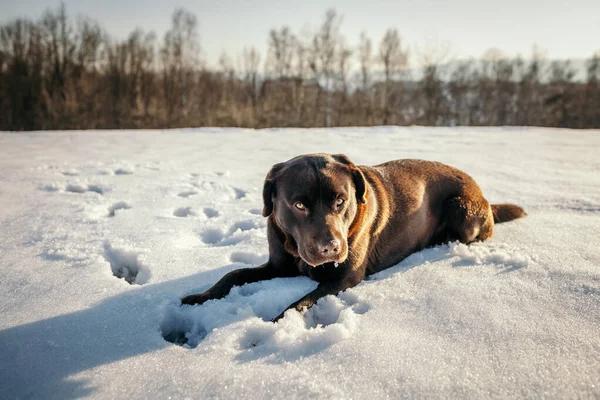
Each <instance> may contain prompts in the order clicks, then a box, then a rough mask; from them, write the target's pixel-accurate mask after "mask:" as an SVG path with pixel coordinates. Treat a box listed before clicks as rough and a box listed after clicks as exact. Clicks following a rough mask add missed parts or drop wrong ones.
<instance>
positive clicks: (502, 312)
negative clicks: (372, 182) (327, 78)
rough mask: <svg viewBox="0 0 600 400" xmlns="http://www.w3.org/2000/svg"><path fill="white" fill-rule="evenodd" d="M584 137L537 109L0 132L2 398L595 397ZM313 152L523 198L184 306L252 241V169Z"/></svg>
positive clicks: (597, 308)
mask: <svg viewBox="0 0 600 400" xmlns="http://www.w3.org/2000/svg"><path fill="white" fill-rule="evenodd" d="M599 145H600V132H599V131H576V130H556V129H553V130H551V129H541V128H487V129H486V128H421V127H410V128H395V127H377V128H344V129H330V130H328V129H313V130H301V129H271V130H261V131H253V130H243V129H187V130H173V131H112V132H110V131H95V132H33V133H18V134H13V133H0V148H2V156H1V157H0V171H1V173H0V226H1V229H0V272H1V273H0V397H1V398H34V399H37V398H40V399H42V398H43V399H52V398H56V399H70V398H78V397H85V396H91V397H92V398H99V399H104V398H106V399H112V398H132V399H137V398H140V399H141V398H143V399H145V398H169V397H173V398H215V397H216V398H235V399H243V398H272V397H277V398H284V397H285V398H365V397H367V398H374V399H378V398H389V397H391V398H399V397H408V398H414V397H418V398H449V397H450V398H488V397H528V398H531V397H535V398H540V397H543V398H594V397H599V396H600V385H599V383H598V382H599V380H598V377H599V376H600V250H599V249H598V244H599V241H598V232H599V231H600V177H599V174H600V159H598V156H597V150H598V148H600V147H599ZM309 152H331V153H345V154H346V155H348V156H349V157H350V158H351V159H352V160H353V161H355V162H356V163H359V164H375V163H379V162H383V161H387V160H391V159H397V158H423V159H430V160H438V161H441V162H445V163H448V164H451V165H453V166H456V167H458V168H461V169H463V170H465V171H466V172H468V173H469V174H471V175H472V176H473V177H474V178H475V179H476V180H477V181H478V183H479V184H480V186H481V187H482V189H483V191H484V194H485V195H486V197H487V198H488V199H489V200H490V201H491V202H513V203H516V204H519V205H522V206H523V207H524V208H525V209H526V210H527V212H528V214H529V215H528V216H527V217H526V218H524V219H521V220H517V221H513V222H510V223H506V224H502V225H498V226H497V227H496V229H495V232H494V237H493V238H492V239H491V240H489V241H486V242H484V243H476V244H473V245H470V246H466V245H463V244H459V243H450V244H448V245H443V246H438V247H435V248H430V249H426V250H424V251H421V252H419V253H416V254H413V255H412V256H410V257H408V258H407V259H405V260H404V261H403V262H401V263H400V264H398V265H397V266H395V267H392V268H390V269H388V270H385V271H383V272H381V273H379V274H377V275H374V276H372V277H370V279H368V280H366V281H364V282H363V283H361V284H359V285H358V286H357V287H355V288H352V289H350V290H347V291H346V292H344V293H342V294H340V295H339V296H328V297H326V298H323V299H322V300H321V301H320V302H319V303H318V304H317V305H316V306H315V307H313V308H312V309H311V310H309V311H307V312H306V313H304V314H303V315H301V314H299V313H297V312H288V313H287V314H286V316H285V318H283V319H282V320H281V321H279V322H278V323H277V324H273V323H270V322H266V321H267V320H269V319H270V318H273V317H275V316H276V315H278V314H279V313H280V312H281V310H283V309H285V307H286V306H287V305H288V304H290V303H292V302H293V301H295V300H297V299H298V298H299V297H301V296H302V295H303V294H304V293H307V292H309V291H310V290H312V289H313V288H314V287H315V286H316V283H315V282H312V281H311V280H309V279H308V278H304V277H299V278H291V279H274V280H272V281H265V282H258V283H254V284H250V285H245V286H242V287H238V288H234V289H233V290H232V292H231V294H230V295H229V296H228V297H226V298H225V299H222V300H216V301H209V302H207V303H205V304H203V305H202V306H195V307H190V306H185V307H180V306H179V299H180V298H181V297H182V296H184V295H187V294H191V293H198V292H201V291H203V290H205V289H206V288H208V287H209V286H210V285H212V284H213V283H214V282H216V281H217V280H218V279H219V278H220V277H221V276H223V275H224V274H225V273H226V272H228V271H230V270H233V269H236V268H243V267H248V266H253V265H258V264H260V263H262V262H264V261H265V260H266V259H267V257H268V254H267V251H268V248H267V238H266V220H265V219H264V218H263V217H262V216H261V215H260V213H261V208H262V201H261V189H262V183H263V179H264V177H265V175H266V173H267V171H268V170H269V168H270V167H271V165H273V164H274V163H277V162H280V161H283V160H286V159H289V158H291V157H293V156H295V155H298V154H302V153H309ZM165 338H166V339H168V340H169V341H167V340H165Z"/></svg>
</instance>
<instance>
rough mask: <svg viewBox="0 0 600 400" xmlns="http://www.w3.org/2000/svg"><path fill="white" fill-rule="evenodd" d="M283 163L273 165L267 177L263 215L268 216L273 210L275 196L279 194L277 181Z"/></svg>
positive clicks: (264, 188) (264, 187)
mask: <svg viewBox="0 0 600 400" xmlns="http://www.w3.org/2000/svg"><path fill="white" fill-rule="evenodd" d="M283 165H284V163H279V164H275V165H273V167H272V168H271V170H270V171H269V173H268V174H267V177H266V178H265V184H264V186H263V211H262V215H263V217H268V216H269V215H271V213H272V212H273V198H274V197H275V196H276V195H277V193H276V186H275V182H276V180H277V177H278V176H279V172H280V171H281V169H282V168H283Z"/></svg>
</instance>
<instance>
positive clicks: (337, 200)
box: [335, 197, 346, 207]
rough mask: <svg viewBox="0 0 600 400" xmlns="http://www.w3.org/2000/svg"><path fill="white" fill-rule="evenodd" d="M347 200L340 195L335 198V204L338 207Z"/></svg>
mask: <svg viewBox="0 0 600 400" xmlns="http://www.w3.org/2000/svg"><path fill="white" fill-rule="evenodd" d="M345 201H346V200H344V199H342V198H341V197H338V198H337V199H336V200H335V205H336V206H337V207H340V206H341V205H342V204H344V202H345Z"/></svg>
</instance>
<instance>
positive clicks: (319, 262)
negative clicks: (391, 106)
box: [182, 154, 526, 321]
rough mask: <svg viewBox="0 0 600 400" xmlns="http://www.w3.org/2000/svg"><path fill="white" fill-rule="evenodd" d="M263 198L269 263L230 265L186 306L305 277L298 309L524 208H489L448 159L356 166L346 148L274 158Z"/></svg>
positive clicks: (485, 232)
mask: <svg viewBox="0 0 600 400" xmlns="http://www.w3.org/2000/svg"><path fill="white" fill-rule="evenodd" d="M263 201H264V209H263V215H264V216H265V217H269V219H268V231H267V232H268V240H269V261H268V262H267V263H266V264H263V265H261V266H259V267H256V268H244V269H239V270H235V271H232V272H230V273H228V274H227V275H225V276H224V277H223V278H222V279H221V280H220V281H219V282H217V283H216V284H215V285H214V286H213V287H211V288H210V289H208V290H207V291H206V292H204V293H201V294H196V295H190V296H187V297H184V298H183V299H182V303H183V304H202V303H204V302H205V301H207V300H210V299H219V298H222V297H224V296H226V295H227V294H228V293H229V291H230V290H231V288H232V287H233V286H239V285H243V284H245V283H250V282H256V281H260V280H265V279H272V278H275V277H291V276H297V275H306V276H309V277H310V278H311V279H314V280H316V281H317V282H319V285H318V286H317V288H316V289H315V290H314V291H312V292H310V293H308V294H307V295H306V296H304V297H303V298H301V299H300V300H298V301H297V302H295V303H294V304H292V305H290V306H289V307H288V309H290V308H294V309H296V310H298V311H300V310H302V309H304V308H308V307H311V306H312V305H313V304H315V302H316V301H317V300H318V299H320V298H321V297H323V296H326V295H328V294H337V293H339V292H340V291H343V290H345V289H347V288H349V287H352V286H355V285H356V284H358V283H359V282H360V281H362V280H363V279H364V278H365V276H366V275H369V274H373V273H376V272H378V271H381V270H383V269H386V268H389V267H391V266H393V265H395V264H397V263H399V262H400V261H401V260H402V259H403V258H405V257H407V256H408V255H410V254H412V253H414V252H416V251H419V250H421V249H423V248H425V247H427V246H432V245H435V244H440V243H443V242H446V241H452V240H459V241H461V242H462V243H471V242H474V241H478V240H485V239H487V238H489V237H490V236H492V232H493V230H494V223H498V222H505V221H510V220H512V219H515V218H520V217H523V216H525V215H526V214H525V211H523V209H522V208H520V207H518V206H515V205H511V204H497V205H491V206H490V205H489V203H488V202H487V201H486V200H485V198H484V197H483V195H482V193H481V190H480V189H479V186H477V184H476V183H475V181H474V180H473V178H471V177H470V176H469V175H467V174H465V173H464V172H462V171H459V170H457V169H455V168H452V167H449V166H447V165H444V164H440V163H437V162H429V161H421V160H398V161H390V162H387V163H384V164H380V165H377V166H374V167H368V166H362V165H361V166H356V165H354V164H353V163H352V162H351V161H350V160H349V159H348V158H347V157H346V156H344V155H341V154H337V155H328V154H313V155H303V156H298V157H296V158H293V159H291V160H289V161H287V162H284V163H281V164H276V165H274V166H273V168H272V169H271V171H269V173H268V175H267V178H266V179H265V184H264V189H263ZM282 316H283V313H281V314H280V315H279V316H278V317H276V318H275V319H274V320H273V321H277V320H278V319H279V318H281V317H282Z"/></svg>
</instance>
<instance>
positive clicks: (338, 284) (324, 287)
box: [271, 277, 363, 322]
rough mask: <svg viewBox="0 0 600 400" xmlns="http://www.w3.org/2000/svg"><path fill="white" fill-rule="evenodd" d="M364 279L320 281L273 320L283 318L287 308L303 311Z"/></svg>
mask: <svg viewBox="0 0 600 400" xmlns="http://www.w3.org/2000/svg"><path fill="white" fill-rule="evenodd" d="M362 280H363V278H360V279H358V277H349V278H347V279H343V280H340V281H335V282H323V283H319V286H317V288H316V289H315V290H313V291H312V292H310V293H308V294H307V295H306V296H304V297H303V298H301V299H300V300H298V301H297V302H295V303H292V304H291V305H290V306H289V307H288V308H286V309H285V310H284V311H283V312H282V313H281V314H279V315H278V316H277V317H275V318H273V319H272V320H271V321H272V322H277V321H279V320H280V319H281V318H283V314H285V312H286V311H287V310H291V309H295V310H296V311H302V310H304V309H308V308H310V307H312V306H313V305H315V303H316V302H317V301H318V300H319V299H320V298H321V297H325V296H327V295H328V294H334V295H336V294H338V293H339V292H342V291H344V290H346V289H348V288H351V287H353V286H356V285H358V283H360V282H361V281H362Z"/></svg>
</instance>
